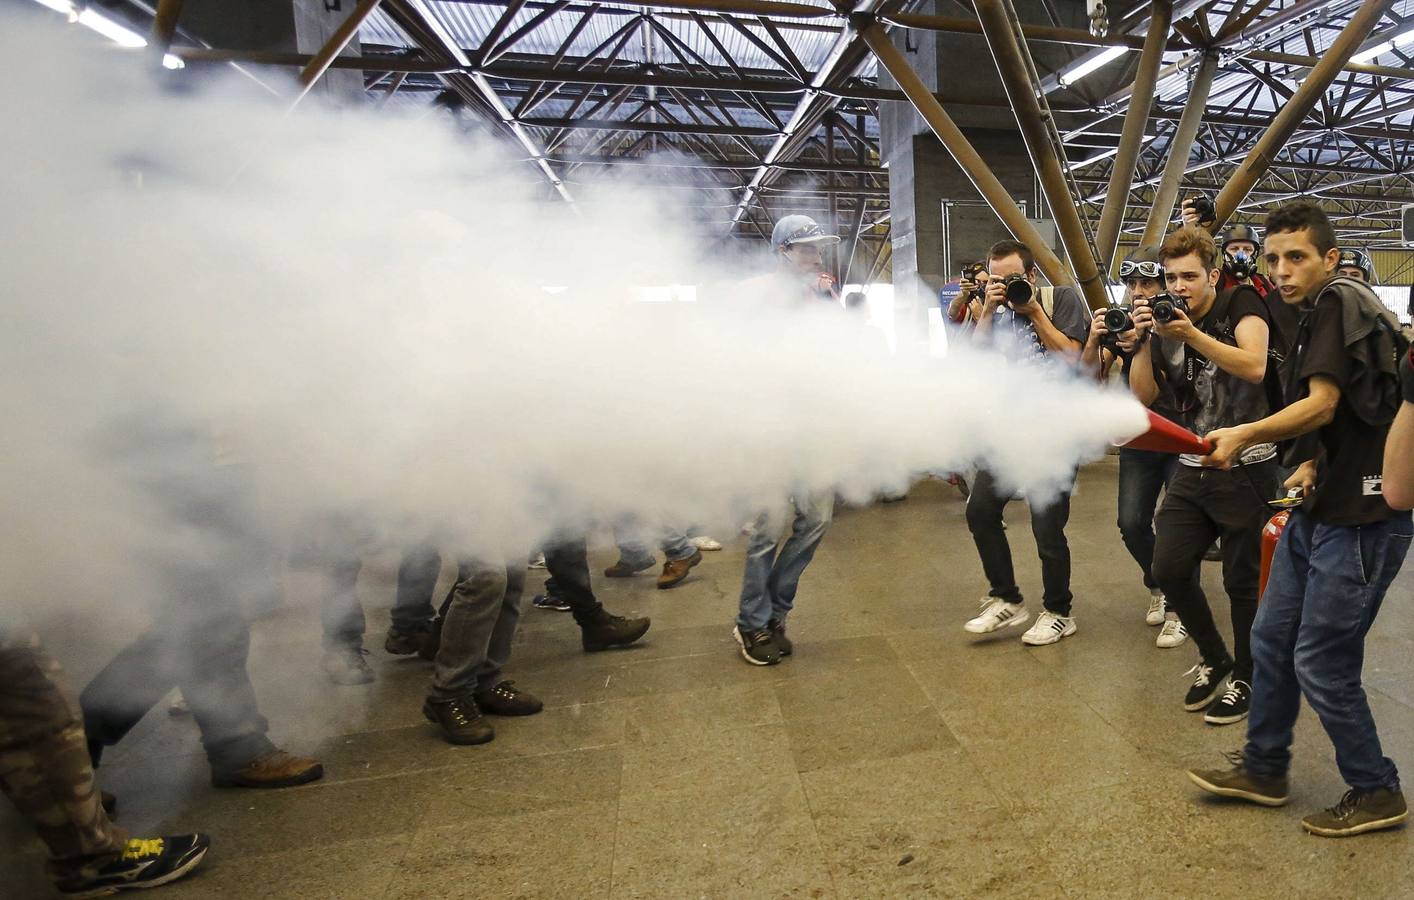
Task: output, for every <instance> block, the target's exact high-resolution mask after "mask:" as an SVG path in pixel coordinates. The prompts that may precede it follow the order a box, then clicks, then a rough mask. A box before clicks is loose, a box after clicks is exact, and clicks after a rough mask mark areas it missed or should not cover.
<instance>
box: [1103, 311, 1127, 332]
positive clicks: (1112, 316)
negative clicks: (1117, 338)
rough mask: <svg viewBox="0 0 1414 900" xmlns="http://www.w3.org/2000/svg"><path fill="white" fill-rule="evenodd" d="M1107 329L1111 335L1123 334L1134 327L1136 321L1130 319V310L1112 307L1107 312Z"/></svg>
mask: <svg viewBox="0 0 1414 900" xmlns="http://www.w3.org/2000/svg"><path fill="white" fill-rule="evenodd" d="M1105 327H1106V328H1108V329H1109V331H1110V334H1121V333H1123V332H1126V331H1129V330H1130V329H1132V328H1133V327H1134V320H1133V319H1131V318H1130V317H1129V310H1127V309H1124V308H1122V307H1119V306H1111V307H1110V308H1109V309H1107V310H1105Z"/></svg>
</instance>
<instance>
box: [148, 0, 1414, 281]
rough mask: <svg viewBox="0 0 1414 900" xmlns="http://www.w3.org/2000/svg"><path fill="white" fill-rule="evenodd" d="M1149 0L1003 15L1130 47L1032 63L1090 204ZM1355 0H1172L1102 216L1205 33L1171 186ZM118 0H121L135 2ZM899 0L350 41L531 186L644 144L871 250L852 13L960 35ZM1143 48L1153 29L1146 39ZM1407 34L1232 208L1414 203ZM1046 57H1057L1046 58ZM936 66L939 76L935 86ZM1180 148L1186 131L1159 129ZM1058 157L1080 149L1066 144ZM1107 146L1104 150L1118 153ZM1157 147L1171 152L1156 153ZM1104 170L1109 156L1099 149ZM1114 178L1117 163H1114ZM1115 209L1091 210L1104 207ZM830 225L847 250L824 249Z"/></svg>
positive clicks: (544, 21) (1201, 165) (1260, 130)
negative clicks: (1198, 86) (475, 124)
mask: <svg viewBox="0 0 1414 900" xmlns="http://www.w3.org/2000/svg"><path fill="white" fill-rule="evenodd" d="M1151 2H1152V0H1112V2H1111V7H1112V21H1113V22H1114V26H1113V28H1112V30H1111V33H1110V34H1109V35H1107V36H1104V37H1099V38H1097V37H1094V36H1091V35H1088V34H1087V33H1086V32H1084V31H1080V30H1076V29H1073V28H1067V27H1064V25H1063V24H1062V17H1061V15H1060V12H1059V10H1058V9H1057V5H1056V4H1055V3H1053V2H1049V0H1043V2H1042V4H1041V5H1042V8H1043V9H1044V10H1045V11H1046V14H1045V16H1044V18H1045V19H1046V20H1047V21H1027V22H1025V23H1022V26H1021V32H1022V34H1023V35H1024V37H1025V40H1026V43H1028V44H1034V43H1044V44H1046V45H1047V46H1048V47H1051V48H1054V47H1055V46H1057V45H1060V46H1066V47H1068V48H1069V53H1070V54H1071V55H1072V56H1073V61H1078V60H1081V59H1084V58H1087V57H1088V56H1090V55H1092V54H1097V53H1101V52H1104V51H1105V50H1106V49H1108V48H1112V47H1124V48H1126V49H1128V50H1129V51H1131V52H1129V53H1127V54H1126V55H1125V58H1124V60H1123V61H1122V62H1118V63H1113V64H1111V65H1109V66H1106V67H1104V68H1101V69H1099V70H1097V71H1095V72H1093V73H1092V74H1090V75H1089V76H1087V77H1086V78H1084V79H1082V80H1081V81H1079V82H1078V83H1075V84H1072V85H1070V86H1068V87H1062V86H1060V84H1059V81H1058V79H1057V77H1056V73H1055V72H1045V71H1043V72H1041V73H1039V74H1040V77H1041V81H1040V85H1041V87H1042V89H1043V90H1044V91H1045V93H1046V94H1047V98H1046V99H1047V101H1048V102H1049V106H1050V110H1051V112H1052V113H1053V114H1054V116H1055V121H1056V124H1057V126H1058V128H1059V130H1060V132H1061V134H1062V137H1063V138H1064V144H1065V148H1066V155H1067V156H1068V157H1069V159H1070V160H1071V162H1070V164H1069V171H1070V174H1071V175H1073V176H1074V178H1075V181H1076V184H1077V186H1078V187H1079V189H1080V191H1081V193H1082V195H1083V196H1081V197H1079V198H1077V204H1076V205H1077V206H1078V207H1079V209H1080V211H1081V213H1082V215H1083V216H1084V217H1086V218H1087V219H1089V220H1090V223H1091V225H1093V223H1094V222H1096V221H1098V219H1099V216H1100V212H1101V209H1102V207H1103V205H1104V202H1105V197H1106V195H1107V193H1108V191H1109V189H1110V182H1111V175H1112V174H1113V173H1114V165H1115V159H1116V155H1117V154H1118V151H1119V149H1120V148H1119V144H1120V131H1121V129H1120V123H1121V118H1122V117H1123V116H1124V113H1125V112H1126V110H1127V108H1128V101H1129V97H1130V95H1131V93H1133V92H1134V91H1135V84H1134V82H1135V76H1136V72H1137V71H1138V69H1139V63H1140V57H1141V55H1142V54H1141V53H1139V52H1133V51H1138V50H1139V49H1140V48H1141V47H1142V46H1143V45H1144V39H1145V33H1146V31H1147V28H1148V23H1149V19H1150V11H1151V8H1152V7H1151ZM1364 2H1366V0H1173V2H1172V7H1173V27H1172V30H1171V31H1170V33H1169V34H1168V35H1167V40H1166V41H1164V42H1161V43H1159V44H1158V45H1157V49H1161V50H1162V51H1163V58H1162V65H1161V66H1160V67H1159V70H1158V73H1157V81H1158V90H1157V93H1156V98H1155V100H1154V102H1153V104H1152V106H1151V108H1150V115H1149V116H1148V119H1147V122H1145V123H1144V127H1143V129H1142V132H1141V130H1140V129H1138V128H1132V129H1131V132H1132V136H1138V137H1141V138H1142V141H1143V142H1142V143H1141V144H1140V146H1139V148H1138V152H1137V164H1136V166H1135V174H1134V177H1133V179H1132V181H1130V182H1129V188H1128V191H1127V192H1126V193H1125V196H1126V197H1127V198H1128V203H1127V204H1125V209H1124V211H1123V215H1122V216H1119V217H1118V218H1119V222H1120V225H1119V229H1120V235H1121V236H1120V241H1121V243H1126V244H1128V243H1133V242H1134V241H1135V240H1136V239H1137V238H1138V235H1139V234H1140V233H1142V232H1143V231H1144V228H1145V221H1144V220H1145V217H1146V215H1147V210H1148V208H1149V207H1150V206H1153V205H1154V204H1155V197H1156V193H1157V191H1158V190H1159V185H1160V182H1161V180H1162V179H1163V175H1164V170H1165V164H1166V162H1167V160H1168V157H1169V155H1170V153H1171V152H1172V150H1173V149H1175V145H1176V144H1177V143H1178V142H1177V141H1175V135H1176V133H1177V131H1178V125H1179V120H1180V117H1181V115H1182V113H1183V110H1184V107H1185V104H1186V100H1187V95H1188V85H1189V84H1190V83H1191V79H1192V77H1193V73H1194V72H1195V71H1196V70H1197V69H1199V68H1200V62H1201V60H1202V59H1203V57H1204V55H1205V54H1208V55H1212V56H1213V57H1214V58H1215V60H1216V62H1215V66H1216V69H1215V73H1214V82H1213V87H1212V91H1211V94H1210V95H1209V97H1208V98H1207V102H1206V104H1204V105H1203V112H1202V116H1201V124H1200V127H1198V129H1197V136H1196V138H1195V139H1194V141H1193V143H1192V147H1191V152H1189V153H1188V155H1187V157H1186V159H1187V162H1186V165H1185V166H1183V172H1182V177H1181V180H1180V185H1181V186H1180V195H1183V194H1186V193H1191V192H1193V191H1196V190H1203V191H1206V192H1209V193H1216V192H1217V190H1218V189H1219V188H1220V187H1221V186H1222V185H1223V184H1224V183H1226V182H1227V181H1228V180H1229V179H1230V178H1231V177H1232V176H1233V175H1234V174H1235V173H1236V172H1237V171H1238V169H1239V166H1240V164H1241V163H1242V162H1243V160H1244V157H1246V156H1247V155H1248V154H1249V152H1250V151H1251V149H1252V148H1253V147H1254V146H1256V144H1257V142H1258V141H1259V140H1260V139H1261V137H1262V135H1263V134H1264V133H1265V132H1266V130H1267V129H1268V128H1269V126H1271V125H1272V122H1273V116H1274V113H1275V112H1276V111H1277V110H1280V109H1281V108H1282V107H1283V106H1284V105H1285V104H1287V103H1288V101H1290V100H1291V99H1292V96H1293V95H1294V94H1295V93H1297V91H1298V90H1299V88H1300V86H1301V85H1302V84H1303V83H1304V82H1305V81H1306V80H1307V79H1308V78H1309V76H1310V73H1311V70H1312V68H1313V67H1315V66H1316V65H1317V63H1318V60H1320V59H1321V58H1322V57H1323V56H1327V55H1329V50H1330V47H1331V44H1332V41H1333V39H1335V37H1336V35H1338V34H1339V33H1340V32H1341V31H1342V29H1343V28H1345V26H1346V25H1347V24H1348V23H1349V22H1350V21H1351V19H1352V17H1353V16H1355V15H1356V10H1357V9H1359V8H1361V7H1362V4H1363V3H1364ZM133 5H134V6H137V5H138V4H137V3H134V4H133ZM910 6H911V3H910V2H909V0H833V5H827V4H826V3H825V2H824V0H809V2H784V0H663V2H660V3H655V4H654V5H651V6H649V5H645V4H644V3H642V2H632V0H383V3H382V4H381V8H380V11H379V12H378V13H376V14H375V16H374V19H373V20H372V23H373V28H372V30H371V31H370V29H369V28H368V27H365V30H364V33H363V34H361V38H362V51H361V56H360V57H358V58H352V59H351V58H349V57H347V56H345V57H339V58H337V59H335V60H334V61H333V62H332V64H331V65H332V66H333V67H336V68H360V67H362V68H365V70H366V79H367V85H368V88H369V90H370V93H371V94H372V95H373V96H375V97H376V98H377V99H378V102H379V103H383V104H387V103H394V102H396V103H402V104H406V103H414V102H419V101H425V100H426V98H427V97H428V95H429V93H431V92H438V93H441V92H445V91H451V92H452V93H454V94H455V95H456V96H457V97H458V98H459V99H460V101H461V105H462V106H463V107H464V109H465V110H467V111H468V113H469V114H471V115H474V116H477V117H479V118H480V119H481V120H482V121H483V122H484V123H485V125H486V127H488V128H490V129H492V130H493V131H495V132H497V133H500V134H502V135H504V136H505V137H507V138H508V139H510V140H511V141H512V142H513V143H514V145H515V146H516V147H518V148H519V150H518V152H520V153H521V155H522V156H523V157H524V158H525V159H526V160H527V164H528V165H527V174H528V175H530V174H532V173H534V177H536V178H539V179H540V181H541V183H542V184H546V185H547V188H546V190H547V195H548V196H560V197H563V198H565V199H567V200H568V199H571V198H572V197H573V196H574V191H575V188H576V184H577V183H582V182H586V181H589V180H592V179H593V178H595V177H596V174H598V173H603V172H605V171H607V170H609V169H610V168H611V167H613V168H618V169H622V168H623V167H626V166H637V167H644V168H646V169H648V171H649V172H650V173H651V174H652V175H653V176H654V177H655V178H657V179H658V180H660V181H662V182H663V183H665V184H668V185H677V186H682V187H684V188H691V189H693V190H696V191H698V192H699V193H700V197H701V202H700V204H699V206H700V208H701V212H702V217H703V221H704V227H705V228H707V229H709V230H710V229H718V230H719V231H720V233H722V234H730V235H733V236H736V237H743V238H751V239H760V238H761V237H763V236H764V235H766V234H768V233H769V229H770V225H771V222H772V221H773V218H774V217H776V216H779V215H783V214H786V213H788V212H792V211H804V212H808V213H810V214H812V215H815V216H817V217H819V218H821V221H822V222H828V223H831V224H832V225H833V227H835V228H836V229H837V230H838V232H839V233H840V235H841V237H842V238H843V244H842V250H841V253H840V254H839V255H840V256H842V257H852V258H853V262H851V261H850V260H849V259H844V260H842V261H840V263H839V265H840V268H841V275H845V274H850V273H851V272H853V273H854V274H855V275H857V274H858V273H859V272H860V271H866V272H867V271H868V270H869V269H872V268H873V267H875V266H876V265H879V264H881V260H882V261H886V260H887V250H886V249H885V247H884V245H885V244H886V243H887V229H888V223H889V218H888V196H887V185H888V173H887V171H886V170H884V169H882V168H880V163H879V144H878V137H877V135H878V104H879V102H881V101H883V100H898V99H902V98H903V94H902V93H901V92H898V91H895V90H885V89H881V88H880V87H879V86H878V84H877V82H876V79H875V75H874V71H875V60H874V57H873V54H872V52H871V51H870V49H869V47H868V45H867V44H866V43H865V41H864V40H863V39H862V38H861V36H860V32H859V29H860V28H861V27H865V26H868V25H870V24H875V23H877V24H879V25H880V26H882V27H885V28H918V29H931V30H939V31H949V32H954V33H960V34H971V35H976V37H975V38H974V39H975V40H976V41H977V42H978V47H979V49H981V52H984V53H985V52H986V51H985V49H982V48H985V47H986V44H985V42H984V40H983V38H982V37H981V33H982V28H981V24H980V22H979V21H978V20H977V18H976V16H975V15H972V16H969V15H965V13H966V12H967V11H968V10H969V9H970V8H971V4H970V3H958V4H957V13H956V15H955V16H953V17H951V18H949V17H945V16H928V15H916V14H914V12H913V10H912V9H910ZM1411 13H1414V0H1392V2H1390V3H1389V5H1388V7H1387V8H1386V9H1385V11H1384V12H1383V15H1382V16H1381V17H1380V19H1379V24H1378V25H1377V26H1376V27H1375V29H1374V32H1373V34H1372V35H1371V36H1370V37H1369V39H1368V40H1367V41H1365V42H1364V44H1363V46H1366V47H1368V46H1371V45H1373V44H1375V43H1378V42H1379V41H1381V40H1388V38H1389V37H1391V36H1393V35H1395V34H1400V33H1402V32H1404V31H1407V30H1409V29H1410V28H1414V16H1412V15H1411ZM1157 49H1156V51H1155V52H1157ZM172 52H173V53H175V54H177V55H179V56H182V57H183V58H184V59H186V60H187V61H188V62H201V61H208V62H211V61H233V60H239V61H242V62H252V61H257V62H270V63H276V64H284V65H297V66H304V65H307V64H308V62H309V61H310V57H308V56H301V55H299V54H279V53H238V52H235V51H229V50H223V49H221V48H217V49H205V48H184V47H173V49H172ZM1412 54H1414V46H1410V45H1406V47H1405V48H1404V49H1398V48H1396V49H1394V50H1391V51H1389V52H1386V53H1383V54H1381V55H1380V56H1379V57H1378V58H1376V59H1371V60H1366V61H1365V62H1362V63H1353V62H1349V63H1345V64H1344V66H1343V67H1342V68H1341V69H1340V71H1339V72H1338V73H1337V74H1336V75H1335V77H1334V80H1333V81H1332V82H1331V83H1330V85H1329V87H1328V88H1327V89H1326V90H1325V91H1324V93H1323V95H1322V96H1321V97H1320V99H1319V102H1318V103H1316V105H1315V106H1314V108H1313V109H1311V111H1310V113H1309V114H1307V115H1306V116H1305V117H1304V118H1303V119H1302V120H1301V122H1300V124H1299V126H1298V127H1297V129H1296V132H1295V134H1294V135H1293V136H1292V137H1291V139H1290V140H1289V141H1287V142H1286V143H1285V145H1284V146H1283V147H1281V148H1280V151H1279V152H1278V153H1276V154H1275V156H1274V158H1273V159H1272V161H1271V167H1270V169H1268V170H1267V171H1266V172H1265V174H1263V175H1262V176H1261V177H1260V178H1259V179H1258V181H1257V183H1256V184H1255V186H1254V187H1253V189H1252V191H1251V193H1250V194H1249V195H1248V196H1247V197H1246V198H1245V199H1243V200H1242V201H1241V202H1240V203H1239V204H1237V206H1236V207H1235V214H1234V216H1235V219H1236V220H1239V221H1253V220H1257V219H1259V218H1260V216H1261V213H1262V209H1263V207H1264V206H1265V205H1267V204H1269V203H1272V202H1277V201H1279V200H1280V199H1281V198H1287V197H1293V196H1306V195H1310V196H1315V197H1316V198H1318V199H1320V200H1321V201H1322V202H1323V203H1324V204H1325V205H1326V206H1327V208H1328V209H1329V211H1330V212H1331V214H1332V215H1333V217H1334V218H1335V221H1336V224H1337V227H1338V229H1339V230H1340V232H1341V233H1342V235H1343V236H1345V237H1346V238H1347V239H1351V240H1360V241H1361V242H1364V243H1371V244H1374V245H1387V244H1390V243H1392V242H1393V241H1394V239H1395V237H1396V232H1395V231H1394V229H1395V228H1396V227H1397V219H1398V215H1399V210H1400V208H1401V207H1402V206H1403V205H1405V204H1414V175H1411V174H1410V173H1411V170H1414V133H1411V132H1414V126H1411V124H1410V123H1411V121H1414V55H1412ZM1063 68H1066V67H1060V69H1063ZM950 90H951V86H949V85H947V84H943V85H942V86H941V87H940V89H939V91H938V97H939V99H940V100H941V101H943V102H944V103H945V104H946V103H950V102H952V101H951V100H950V98H949V93H950ZM1177 149H1178V150H1180V151H1183V150H1184V149H1185V148H1183V147H1181V146H1179V147H1177ZM1077 161H1079V162H1077ZM1122 161H1123V158H1122ZM1176 169H1177V166H1175V170H1176ZM1121 174H1123V172H1121ZM1115 183H1116V184H1120V185H1123V184H1125V183H1126V182H1125V179H1123V178H1117V179H1115ZM1111 214H1112V215H1113V211H1112V213H1111ZM844 247H849V248H852V250H850V251H845V250H844V249H843V248H844Z"/></svg>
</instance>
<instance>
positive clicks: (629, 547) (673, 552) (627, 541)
mask: <svg viewBox="0 0 1414 900" xmlns="http://www.w3.org/2000/svg"><path fill="white" fill-rule="evenodd" d="M614 541H615V543H617V544H618V545H619V556H621V557H623V559H624V560H625V561H627V562H629V563H631V564H635V565H640V564H646V565H652V564H653V551H652V550H649V549H648V544H647V543H646V542H645V541H644V540H643V538H642V536H641V533H640V529H639V527H638V523H637V521H636V520H633V519H625V520H623V521H620V522H617V523H615V525H614ZM658 546H659V547H660V548H661V549H662V551H663V555H664V556H666V557H667V558H668V559H669V560H678V559H687V558H688V557H689V556H691V555H692V554H694V553H696V552H697V548H696V547H694V546H693V545H692V543H691V542H690V541H689V540H688V539H687V533H686V532H684V531H681V530H680V529H676V528H663V529H661V530H659V532H658Z"/></svg>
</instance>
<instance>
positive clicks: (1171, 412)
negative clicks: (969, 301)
mask: <svg viewBox="0 0 1414 900" xmlns="http://www.w3.org/2000/svg"><path fill="white" fill-rule="evenodd" d="M1119 277H1120V280H1121V281H1123V282H1124V288H1125V298H1124V302H1123V303H1122V304H1121V305H1119V306H1112V307H1110V308H1108V309H1102V310H1099V311H1097V312H1096V313H1095V317H1094V319H1093V320H1092V321H1091V324H1090V337H1089V339H1088V340H1087V341H1086V342H1085V350H1084V351H1083V352H1082V353H1081V357H1080V365H1081V368H1082V369H1084V370H1086V371H1088V372H1095V373H1097V374H1098V375H1099V377H1100V378H1101V380H1104V379H1105V378H1106V377H1107V373H1108V372H1109V370H1110V368H1111V367H1112V366H1113V365H1114V363H1115V362H1119V363H1120V366H1121V370H1120V371H1121V375H1122V377H1123V379H1124V382H1125V384H1126V385H1127V384H1128V383H1129V367H1130V365H1131V363H1132V362H1133V358H1134V353H1135V351H1136V350H1137V349H1138V342H1139V336H1138V334H1137V332H1136V331H1135V329H1134V318H1133V312H1134V309H1135V308H1136V306H1143V305H1145V304H1147V303H1148V302H1149V301H1151V300H1153V299H1154V298H1155V297H1157V296H1158V295H1159V294H1161V293H1163V291H1164V287H1165V285H1164V267H1163V265H1162V264H1161V263H1160V262H1159V248H1158V247H1140V248H1138V249H1136V250H1134V251H1133V252H1131V253H1130V254H1129V255H1128V256H1126V257H1125V258H1124V260H1123V261H1122V262H1120V264H1119ZM1150 408H1151V409H1153V410H1154V411H1155V412H1157V413H1158V414H1159V415H1161V416H1163V417H1164V418H1166V419H1168V420H1170V421H1172V422H1177V421H1178V419H1179V416H1178V410H1177V408H1176V406H1175V403H1174V398H1173V396H1172V394H1170V393H1167V392H1165V393H1164V394H1162V395H1160V396H1159V397H1158V398H1157V399H1155V400H1154V402H1153V403H1152V404H1151V405H1150ZM1177 465H1178V457H1177V456H1175V455H1174V454H1172V453H1163V452H1160V451H1156V450H1135V449H1133V448H1130V447H1124V448H1121V449H1120V451H1119V522H1118V524H1119V533H1120V535H1121V537H1123V539H1124V546H1125V548H1126V549H1127V550H1129V555H1130V556H1132V557H1134V561H1135V562H1137V563H1138V564H1139V569H1140V571H1141V572H1142V573H1143V575H1144V587H1145V588H1147V589H1148V591H1149V597H1148V609H1147V610H1146V611H1145V614H1144V621H1145V622H1146V623H1148V624H1149V625H1155V626H1161V628H1160V631H1159V635H1158V637H1157V638H1156V640H1155V645H1156V646H1158V647H1160V648H1164V649H1169V648H1172V647H1177V646H1179V645H1180V644H1182V643H1183V642H1184V641H1186V640H1187V639H1188V631H1187V630H1186V629H1185V628H1184V627H1183V623H1182V622H1180V621H1179V620H1178V615H1177V614H1176V613H1172V612H1167V611H1166V607H1165V605H1164V593H1163V591H1161V590H1160V589H1159V583H1158V582H1157V581H1155V580H1154V574H1153V568H1154V510H1155V508H1156V507H1157V506H1158V504H1159V495H1160V494H1161V493H1162V492H1163V489H1164V485H1166V484H1168V482H1169V479H1170V478H1172V477H1173V471H1174V467H1175V466H1177Z"/></svg>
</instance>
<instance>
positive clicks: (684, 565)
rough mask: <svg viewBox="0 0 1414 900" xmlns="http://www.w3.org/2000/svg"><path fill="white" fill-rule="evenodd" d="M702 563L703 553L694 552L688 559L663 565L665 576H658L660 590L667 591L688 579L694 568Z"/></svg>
mask: <svg viewBox="0 0 1414 900" xmlns="http://www.w3.org/2000/svg"><path fill="white" fill-rule="evenodd" d="M700 562H702V551H701V550H694V551H692V555H691V556H689V557H688V558H687V559H670V560H668V561H667V562H665V563H663V574H662V575H659V576H658V590H660V591H665V590H667V589H668V588H670V587H672V586H673V585H675V584H678V583H679V582H681V581H682V580H683V579H684V578H686V577H687V573H688V572H689V571H690V570H691V569H692V567H693V566H695V565H697V564H698V563H700Z"/></svg>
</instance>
